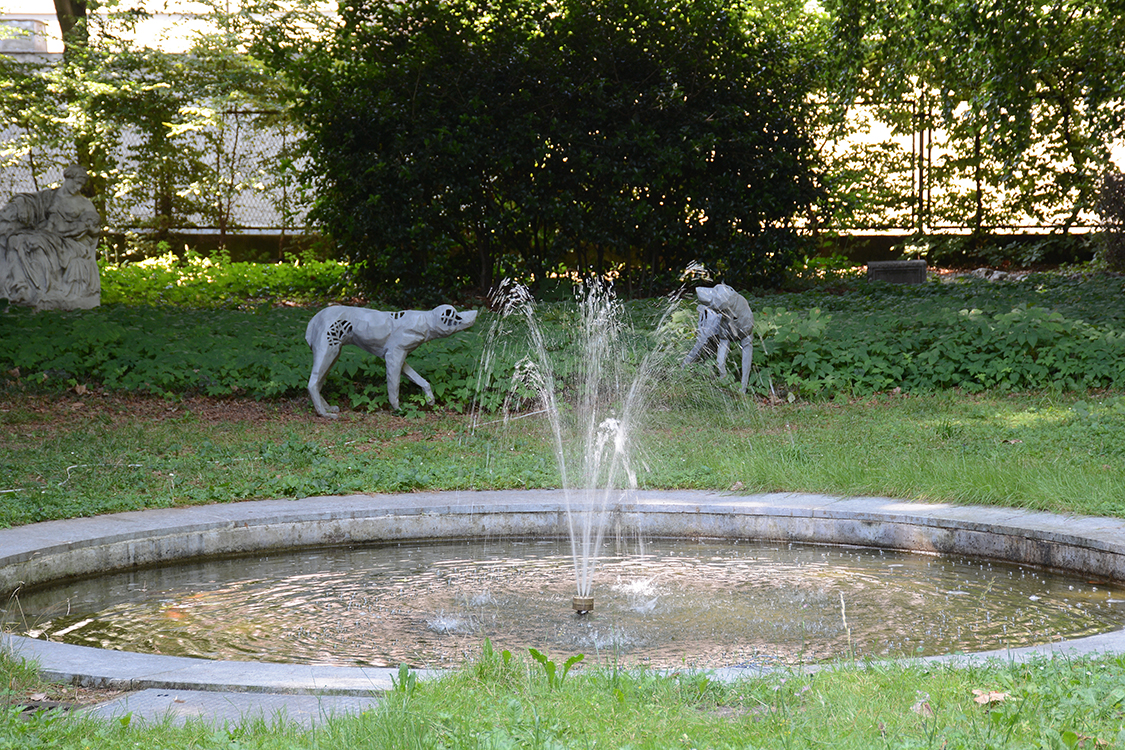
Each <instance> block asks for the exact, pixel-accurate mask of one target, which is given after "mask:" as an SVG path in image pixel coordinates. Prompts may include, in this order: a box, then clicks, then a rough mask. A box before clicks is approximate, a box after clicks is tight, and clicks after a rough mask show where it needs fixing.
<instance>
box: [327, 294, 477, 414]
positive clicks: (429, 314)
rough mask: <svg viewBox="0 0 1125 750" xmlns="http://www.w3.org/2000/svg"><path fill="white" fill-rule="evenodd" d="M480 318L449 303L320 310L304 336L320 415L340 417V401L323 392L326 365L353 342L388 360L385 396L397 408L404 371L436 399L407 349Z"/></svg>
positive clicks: (463, 327) (332, 361)
mask: <svg viewBox="0 0 1125 750" xmlns="http://www.w3.org/2000/svg"><path fill="white" fill-rule="evenodd" d="M476 320H477V312H476V310H468V311H465V312H457V310H456V309H455V308H453V307H452V306H450V305H439V306H438V307H435V308H434V309H433V310H404V311H402V312H395V313H391V312H382V311H380V310H369V309H367V308H365V307H344V306H339V305H335V306H332V307H328V308H325V309H324V310H321V311H320V312H318V313H317V314H316V315H314V316H313V319H312V320H310V321H309V325H308V327H307V328H306V329H305V341H307V342H308V345H309V347H310V348H312V354H313V366H312V374H311V375H309V396H311V397H312V402H313V408H314V409H316V413H317V414H319V415H320V416H322V417H327V418H329V419H336V416H337V413H338V412H339V411H340V408H339V407H338V406H329V405H328V404H327V403H325V401H324V398H323V397H321V395H320V389H321V387H322V386H323V385H324V380H325V378H327V377H328V371H329V370H331V369H332V365H334V364H335V363H336V359H337V358H338V357H339V356H340V350H341V349H342V348H344V347H345V346H347V345H348V344H353V345H355V346H358V347H359V348H360V349H363V350H364V351H365V352H368V353H369V354H374V355H375V356H376V357H382V358H383V360H384V361H385V362H386V363H387V398H388V399H389V400H390V402H391V408H392V409H394V410H395V411H397V410H398V408H399V407H398V404H399V402H398V388H399V381H400V380H401V379H402V376H403V374H405V375H406V377H408V378H410V379H411V380H412V381H414V383H415V384H417V385H418V386H419V387H420V388H421V389H422V391H423V392H425V394H426V401H428V402H429V403H431V404H432V403H434V392H433V389H432V388H430V384H429V383H428V382H427V381H426V379H425V378H423V377H422V376H421V375H419V374H418V373H417V372H415V371H414V368H412V367H411V366H410V365H408V364H406V355H407V354H409V353H410V352H412V351H414V350H415V349H417V348H418V347H419V346H421V345H422V344H424V343H425V342H427V341H432V340H433V339H440V338H445V337H446V336H449V335H450V334H454V333H457V332H458V331H464V330H465V329H466V328H469V327H470V326H471V325H472V324H473V323H475V322H476Z"/></svg>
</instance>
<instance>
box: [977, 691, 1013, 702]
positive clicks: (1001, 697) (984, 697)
mask: <svg viewBox="0 0 1125 750" xmlns="http://www.w3.org/2000/svg"><path fill="white" fill-rule="evenodd" d="M973 695H975V696H976V698H973V700H974V701H976V702H977V703H979V704H981V705H982V706H991V705H993V704H996V703H1003V702H1004V701H1006V700H1008V699H1009V698H1011V697H1012V696H1011V695H1009V694H1008V693H1001V692H998V691H996V690H974V691H973Z"/></svg>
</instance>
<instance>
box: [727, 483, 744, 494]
mask: <svg viewBox="0 0 1125 750" xmlns="http://www.w3.org/2000/svg"><path fill="white" fill-rule="evenodd" d="M745 487H746V485H744V484H743V483H742V482H735V483H734V484H732V485H731V486H730V491H731V492H738V491H739V490H741V489H743V488H745Z"/></svg>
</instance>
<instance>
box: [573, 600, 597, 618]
mask: <svg viewBox="0 0 1125 750" xmlns="http://www.w3.org/2000/svg"><path fill="white" fill-rule="evenodd" d="M570 605H571V606H572V607H574V611H575V612H577V613H578V614H580V615H584V614H586V613H587V612H593V611H594V597H592V596H576V597H574V598H573V599H571V600H570Z"/></svg>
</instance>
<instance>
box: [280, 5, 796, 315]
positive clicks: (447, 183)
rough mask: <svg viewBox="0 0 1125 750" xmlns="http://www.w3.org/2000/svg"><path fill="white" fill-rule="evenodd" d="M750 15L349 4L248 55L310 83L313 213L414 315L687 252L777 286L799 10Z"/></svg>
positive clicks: (792, 196)
mask: <svg viewBox="0 0 1125 750" xmlns="http://www.w3.org/2000/svg"><path fill="white" fill-rule="evenodd" d="M779 7H780V6H779ZM756 8H757V6H756V5H755V4H752V3H736V4H734V5H732V4H731V3H718V2H714V1H713V0H694V1H693V2H691V3H687V4H684V3H672V2H667V1H666V0H644V1H643V2H640V3H636V2H624V1H622V0H612V1H611V2H602V3H598V4H597V5H596V6H592V5H590V4H589V3H586V2H577V1H575V2H570V1H567V2H563V3H561V4H558V5H555V4H550V3H544V2H540V1H539V0H490V1H489V2H486V3H484V4H483V5H482V4H481V3H479V2H470V1H469V0H457V1H456V2H436V0H412V2H407V3H398V4H392V5H388V4H386V3H382V2H361V3H355V4H351V5H348V6H347V7H346V8H344V10H343V11H342V14H341V18H340V23H339V25H338V27H337V28H336V29H335V34H334V36H332V37H331V38H329V39H326V40H323V41H319V42H307V43H305V44H303V45H300V46H299V47H298V48H297V49H299V50H300V54H292V50H293V47H292V45H293V44H295V42H294V41H293V40H290V39H283V38H280V37H279V34H280V33H281V32H278V31H277V30H276V29H273V28H272V27H274V26H276V24H273V22H272V21H271V30H265V31H264V32H263V34H264V39H263V41H262V46H263V47H264V48H265V49H267V50H271V51H272V54H270V55H268V56H269V57H270V59H271V60H274V61H275V64H278V65H280V66H281V67H282V68H283V69H284V71H285V72H286V73H287V74H288V75H290V76H292V77H293V78H294V79H295V80H297V81H299V82H300V84H301V86H302V87H303V88H304V89H306V90H307V91H308V95H307V96H306V97H305V98H304V101H303V102H302V104H301V106H300V107H299V110H298V111H299V115H300V118H301V120H302V123H303V125H304V127H305V128H306V129H307V131H308V144H307V145H308V148H309V153H310V156H311V162H310V166H309V170H308V172H307V174H306V179H307V180H308V181H310V182H315V183H316V184H317V185H318V186H319V188H320V191H321V192H320V194H319V196H318V199H317V203H316V207H315V210H314V213H313V216H314V217H315V218H316V220H318V221H320V222H322V223H323V225H324V226H325V227H326V228H327V230H328V232H329V233H330V234H331V235H332V236H333V237H334V239H335V241H336V242H337V244H338V246H339V248H340V252H341V253H342V254H343V256H344V257H347V258H350V259H352V260H356V261H358V260H363V261H366V265H365V267H364V270H363V274H364V279H365V281H366V282H367V284H368V286H369V287H370V288H375V289H380V290H382V291H384V293H386V294H388V295H393V299H392V301H393V302H395V303H396V304H403V303H405V302H406V301H408V300H409V301H410V302H411V303H414V304H417V303H419V302H424V303H426V304H429V302H430V301H433V300H436V299H439V298H442V299H449V298H453V297H454V296H455V295H456V294H458V293H463V290H464V289H465V288H466V287H469V288H475V289H477V290H480V291H483V292H487V291H488V290H489V289H490V288H491V287H492V285H493V283H494V281H495V280H496V279H497V278H498V277H499V276H500V275H501V274H503V275H509V276H510V275H515V276H517V277H519V278H522V279H526V280H530V281H532V282H533V283H536V284H538V283H541V282H542V281H543V280H544V279H546V278H547V276H548V274H549V273H550V272H553V271H555V270H557V269H558V268H560V267H562V268H563V269H569V270H571V271H583V272H585V271H587V270H591V269H592V270H594V271H595V272H597V273H602V274H608V273H610V272H618V273H620V274H621V275H622V276H623V277H624V278H625V280H626V283H625V285H624V286H626V287H628V288H632V289H633V290H634V292H635V293H639V292H642V291H645V292H651V291H663V290H664V288H665V286H666V285H667V284H668V283H669V281H670V280H669V274H668V269H670V268H677V267H679V268H682V267H684V266H686V265H687V263H688V262H690V261H692V260H701V261H703V262H706V263H707V264H708V265H709V266H711V267H712V268H713V269H714V270H716V271H717V272H720V273H722V274H723V275H724V277H725V278H726V279H727V280H728V281H729V282H731V283H735V284H739V283H745V284H749V283H751V282H753V281H757V282H759V283H762V282H765V281H768V280H773V281H776V280H777V279H778V278H780V276H781V274H782V273H783V272H784V270H785V269H786V268H787V267H788V265H789V263H790V261H791V260H792V259H793V257H794V256H795V254H796V253H798V252H799V250H800V246H801V240H800V238H799V237H798V236H797V232H796V231H795V229H794V228H793V226H792V223H791V219H792V217H793V216H794V215H795V214H796V213H798V212H800V211H801V210H802V209H803V208H804V207H805V206H807V205H808V204H809V203H811V202H812V201H813V200H814V199H815V198H816V195H817V190H816V188H815V186H814V182H813V178H812V175H813V172H814V156H813V153H812V144H811V142H810V141H809V139H808V137H807V135H806V132H805V130H806V129H805V117H804V116H803V112H804V108H805V94H806V93H807V92H808V88H809V86H810V80H809V74H808V71H807V67H808V65H807V64H806V62H805V61H804V60H802V59H801V58H800V56H799V53H798V48H799V47H800V44H801V43H802V36H801V33H800V29H799V28H795V27H790V26H788V25H787V24H786V23H785V22H784V21H783V20H781V19H783V18H785V19H787V18H790V17H795V16H796V15H797V13H796V11H795V10H793V9H789V11H788V12H786V13H781V14H778V15H772V14H762V13H759V12H757V9H756ZM296 31H297V33H303V32H301V31H300V30H296ZM283 51H288V53H287V54H282V52H283Z"/></svg>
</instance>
